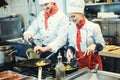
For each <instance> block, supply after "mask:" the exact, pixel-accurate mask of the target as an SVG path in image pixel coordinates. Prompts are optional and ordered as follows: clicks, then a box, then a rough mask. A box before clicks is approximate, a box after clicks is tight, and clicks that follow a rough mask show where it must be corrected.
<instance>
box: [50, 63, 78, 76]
mask: <svg viewBox="0 0 120 80" xmlns="http://www.w3.org/2000/svg"><path fill="white" fill-rule="evenodd" d="M63 64H64V66H67V65H69V63H68V62H63ZM55 66H56V64H53V65H52V69H53V70H55ZM71 67H72V66H71ZM72 68H73V69H71V70H65V74H70V73H73V72H75V71H77V70H78V69H79V68H78V66H76V67H72Z"/></svg>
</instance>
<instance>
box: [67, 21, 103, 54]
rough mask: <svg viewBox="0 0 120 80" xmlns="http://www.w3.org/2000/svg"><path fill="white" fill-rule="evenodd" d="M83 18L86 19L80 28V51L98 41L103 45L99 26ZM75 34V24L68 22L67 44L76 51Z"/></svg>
mask: <svg viewBox="0 0 120 80" xmlns="http://www.w3.org/2000/svg"><path fill="white" fill-rule="evenodd" d="M85 20H86V22H85V24H84V25H83V27H82V28H81V29H80V33H81V40H82V42H80V46H81V51H82V52H85V51H86V49H87V47H88V46H89V45H91V44H94V43H100V44H102V45H103V47H104V39H103V36H102V33H101V29H100V26H99V25H98V24H96V23H93V22H90V21H88V20H87V19H85ZM76 35H77V28H76V24H74V23H73V22H70V25H69V30H68V41H69V46H72V47H74V48H75V50H76V51H78V49H77V45H76Z"/></svg>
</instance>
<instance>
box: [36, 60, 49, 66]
mask: <svg viewBox="0 0 120 80" xmlns="http://www.w3.org/2000/svg"><path fill="white" fill-rule="evenodd" d="M35 64H36V65H37V66H45V65H47V64H48V63H47V62H44V61H37V62H36V63H35Z"/></svg>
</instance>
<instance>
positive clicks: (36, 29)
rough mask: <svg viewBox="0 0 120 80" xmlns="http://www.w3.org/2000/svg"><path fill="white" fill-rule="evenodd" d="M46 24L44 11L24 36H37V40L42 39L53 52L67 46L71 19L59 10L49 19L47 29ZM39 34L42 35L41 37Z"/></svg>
mask: <svg viewBox="0 0 120 80" xmlns="http://www.w3.org/2000/svg"><path fill="white" fill-rule="evenodd" d="M44 22H45V19H44V11H42V12H41V13H40V14H39V16H38V17H37V19H36V20H34V21H33V22H32V24H31V25H30V26H29V28H28V30H27V31H25V32H24V34H28V33H29V34H31V35H33V36H34V37H35V35H37V39H41V40H42V44H44V45H47V46H49V47H50V48H51V49H52V50H51V52H57V50H58V49H60V48H61V47H62V46H64V45H65V44H66V41H67V30H68V29H67V28H68V25H69V19H68V17H67V16H66V15H65V14H64V13H63V12H61V11H60V10H58V11H57V12H56V13H55V14H54V15H52V16H50V17H49V18H48V28H47V29H45V24H44ZM38 34H39V35H40V36H39V37H38Z"/></svg>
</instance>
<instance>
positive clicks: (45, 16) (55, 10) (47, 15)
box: [44, 4, 58, 29]
mask: <svg viewBox="0 0 120 80" xmlns="http://www.w3.org/2000/svg"><path fill="white" fill-rule="evenodd" d="M57 11H58V8H57V5H56V4H55V5H54V7H53V8H52V9H51V11H50V13H49V14H48V13H46V12H44V18H45V23H44V24H45V29H47V27H48V18H49V17H50V16H51V15H53V14H55V13H56V12H57Z"/></svg>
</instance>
